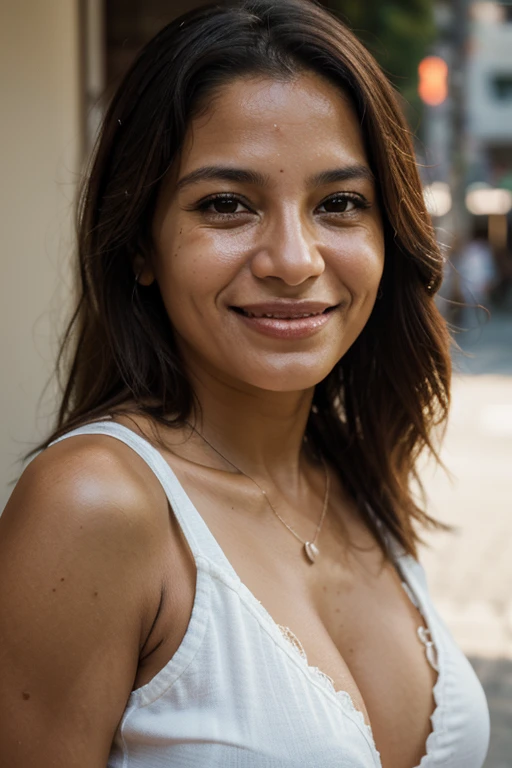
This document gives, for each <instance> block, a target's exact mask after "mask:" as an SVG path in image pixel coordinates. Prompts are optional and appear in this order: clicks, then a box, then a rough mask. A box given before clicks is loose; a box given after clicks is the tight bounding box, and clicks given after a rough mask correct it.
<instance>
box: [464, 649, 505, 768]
mask: <svg viewBox="0 0 512 768" xmlns="http://www.w3.org/2000/svg"><path fill="white" fill-rule="evenodd" d="M470 662H471V664H472V665H473V667H474V669H475V671H476V673H477V675H478V677H479V678H480V681H481V683H482V685H483V687H484V689H485V693H486V695H487V701H488V702H489V709H490V712H491V745H490V747H489V754H488V756H487V760H486V761H485V768H512V659H484V658H481V657H471V658H470Z"/></svg>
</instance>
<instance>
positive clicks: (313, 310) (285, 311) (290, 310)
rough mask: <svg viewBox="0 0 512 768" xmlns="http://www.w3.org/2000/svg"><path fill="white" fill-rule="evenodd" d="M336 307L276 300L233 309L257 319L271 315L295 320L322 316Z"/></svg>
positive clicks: (317, 303) (327, 304) (305, 301)
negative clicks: (308, 316) (296, 318)
mask: <svg viewBox="0 0 512 768" xmlns="http://www.w3.org/2000/svg"><path fill="white" fill-rule="evenodd" d="M336 306H337V304H336V303H333V302H331V301H312V300H309V299H302V300H293V299H276V300H274V301H264V302H258V303H254V304H243V305H238V306H232V307H231V309H234V310H238V311H241V312H244V313H248V314H251V315H254V316H256V317H263V316H265V315H270V316H271V317H276V318H295V317H304V316H307V315H321V314H322V313H323V312H325V311H326V310H327V309H334V308H335V307H336Z"/></svg>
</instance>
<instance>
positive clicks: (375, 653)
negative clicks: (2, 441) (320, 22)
mask: <svg viewBox="0 0 512 768" xmlns="http://www.w3.org/2000/svg"><path fill="white" fill-rule="evenodd" d="M213 166H215V167H218V166H222V167H229V168H230V169H234V168H236V169H244V170H246V171H250V172H251V173H252V174H253V176H254V175H255V174H259V176H260V177H264V178H260V182H263V183H258V184H255V183H253V182H254V179H252V181H251V180H248V179H247V178H246V179H245V180H243V181H241V180H233V179H231V180H226V179H220V178H215V179H212V178H210V179H204V178H203V179H202V180H201V181H196V182H194V183H190V184H187V185H185V184H184V183H183V180H184V179H185V178H186V177H189V179H190V174H191V173H195V172H197V171H198V169H200V168H204V167H213ZM334 169H338V170H339V169H342V170H343V171H344V172H345V175H347V174H346V170H347V169H352V171H351V175H352V177H351V178H349V179H345V180H339V174H338V180H337V181H333V180H332V179H331V181H329V182H326V180H325V179H324V180H323V182H322V183H318V181H317V183H313V182H312V181H311V179H312V177H314V176H315V175H318V173H319V172H324V171H332V170H334ZM354 169H356V171H354ZM196 175H197V174H196ZM180 182H181V184H180ZM212 195H225V196H227V197H228V198H229V199H226V197H224V200H223V203H222V205H219V204H217V208H215V205H214V204H213V203H212V204H211V205H210V206H209V207H202V209H201V206H202V203H203V201H204V200H205V199H206V198H209V197H211V196H212ZM153 235H154V245H155V247H154V250H153V253H152V254H151V255H150V256H148V257H147V258H146V260H145V261H144V262H143V263H141V265H140V266H141V267H142V273H141V275H140V281H141V282H142V283H143V284H149V283H151V282H152V281H153V280H155V279H156V280H157V281H158V284H159V287H160V291H161V293H162V296H163V299H164V302H165V306H166V308H167V311H168V314H169V317H170V319H171V321H172V324H173V326H174V329H175V333H176V338H177V341H178V344H179V347H180V351H181V355H182V358H183V360H184V364H185V366H186V369H187V372H188V375H189V377H190V379H191V381H192V383H193V386H194V389H195V392H196V395H197V398H198V400H199V402H200V405H201V412H200V416H199V417H198V419H197V422H196V423H197V427H198V428H199V429H200V430H201V431H202V433H203V434H204V435H205V437H207V439H208V440H210V441H211V442H212V443H213V444H214V445H215V446H216V447H217V448H218V449H219V450H220V451H221V453H222V454H224V455H225V456H226V457H228V459H230V460H231V461H232V462H233V463H234V464H236V466H238V467H240V468H241V469H242V470H243V472H244V473H246V475H248V476H249V477H252V478H254V479H255V480H256V481H257V483H258V484H259V485H260V486H261V487H262V488H264V489H265V490H266V491H267V493H268V496H269V498H271V499H272V503H273V505H274V506H275V507H276V509H278V510H279V512H280V514H281V515H282V517H283V518H284V519H285V520H286V521H287V522H288V523H289V524H290V525H291V526H293V528H294V529H295V530H296V531H297V532H298V533H299V535H300V536H301V537H303V538H304V539H308V538H311V536H312V533H313V532H314V530H315V527H316V524H317V522H318V518H319V515H320V510H321V508H322V501H323V495H324V474H323V471H322V468H321V466H320V465H319V463H318V462H317V461H314V460H313V459H312V457H311V456H310V455H309V454H308V453H307V451H306V450H305V449H304V444H303V434H304V430H305V425H306V421H307V417H308V413H309V409H310V406H311V399H312V395H313V390H314V387H315V385H316V384H317V383H318V382H319V381H321V380H322V379H323V378H324V377H325V376H326V375H327V374H328V373H329V371H330V370H331V369H332V367H333V366H334V365H335V364H336V362H337V361H338V360H339V359H340V358H341V357H342V356H343V354H345V352H346V351H347V349H349V347H350V345H351V344H352V343H353V342H354V340H355V339H356V338H357V336H358V334H359V333H360V332H361V330H362V328H363V327H364V325H365V323H366V322H367V320H368V317H369V315H370V313H371V310H372V307H373V305H374V302H375V299H376V295H377V291H378V287H379V282H380V279H381V276H382V271H383V265H384V242H383V231H382V222H381V215H380V211H379V208H378V205H377V190H376V187H375V183H374V181H373V179H372V176H371V173H370V169H369V166H368V160H367V157H366V154H365V150H364V146H363V142H362V138H361V134H360V130H359V126H358V121H357V117H356V115H355V113H354V111H353V108H352V107H351V105H350V103H349V102H348V100H347V99H346V98H345V97H344V96H343V94H340V93H339V92H338V91H337V90H336V89H335V88H334V87H333V86H331V85H329V84H328V83H326V82H324V81H323V80H321V79H319V78H318V77H316V76H315V75H312V74H304V75H302V76H300V77H298V78H296V79H295V80H291V81H289V82H277V81H272V80H262V79H247V78H246V79H243V80H235V81H233V82H232V83H231V84H229V85H227V86H225V87H224V88H223V89H222V90H221V92H220V93H218V94H217V96H216V98H215V99H214V101H213V102H212V104H211V105H210V108H209V109H208V110H207V111H206V112H204V113H203V114H202V115H200V116H199V117H197V119H195V120H194V121H193V123H192V125H191V126H190V130H189V132H188V135H187V138H186V142H185V146H184V149H183V152H182V155H181V158H180V162H179V164H177V167H176V168H174V169H172V171H171V172H170V174H169V178H168V179H166V181H165V183H164V187H163V189H162V193H161V196H160V199H159V201H158V207H157V211H156V215H155V219H154V228H153ZM138 266H139V265H138ZM137 271H138V270H137ZM269 299H293V300H301V299H314V300H319V301H323V302H325V303H326V304H328V305H329V306H332V307H335V309H334V310H333V311H332V313H331V315H330V317H329V321H328V322H327V324H326V325H325V326H323V327H322V328H321V329H320V330H318V332H317V333H315V334H312V335H310V336H308V337H307V338H303V339H296V338H295V339H282V338H279V339H277V338H272V337H269V336H268V335H265V334H262V333H260V332H258V331H256V330H255V329H254V327H252V326H250V325H248V324H247V323H246V322H245V321H243V319H241V318H240V316H239V315H238V314H237V313H236V312H235V311H233V309H232V307H240V306H244V305H248V304H253V303H254V302H256V303H258V302H261V301H267V300H269ZM119 421H120V422H122V423H124V424H126V426H129V427H130V428H132V429H135V430H137V431H140V432H141V433H143V434H145V435H147V436H149V437H151V427H152V426H154V425H151V424H149V423H148V422H147V421H146V420H144V419H142V418H133V419H131V418H130V419H129V418H127V417H126V416H124V417H119ZM160 437H161V438H162V440H163V442H164V444H165V446H166V448H165V449H162V453H163V455H164V457H165V458H166V460H167V461H168V462H169V464H170V465H171V466H172V468H173V469H174V471H175V472H176V473H177V475H178V478H179V479H180V481H181V482H182V484H183V486H184V487H185V490H186V491H187V493H188V494H189V496H190V497H191V499H192V501H193V503H194V504H195V505H196V506H197V508H198V510H199V511H200V513H201V515H202V516H203V518H204V520H205V521H206V523H207V525H208V526H209V527H210V529H211V531H212V533H213V535H214V536H215V537H216V539H217V540H218V542H219V544H220V545H221V547H222V549H223V550H224V552H225V554H226V556H227V557H228V559H229V560H230V562H231V563H232V565H233V567H234V568H235V570H236V571H237V573H238V574H239V576H240V578H241V579H242V581H243V582H244V583H245V584H246V585H247V587H248V588H249V589H250V590H251V591H252V592H253V593H254V595H255V596H256V597H257V598H258V599H259V600H260V601H261V602H262V604H263V605H264V606H265V608H266V609H267V610H268V611H269V613H270V615H271V616H272V617H273V618H274V620H275V621H276V622H277V623H279V624H282V625H284V626H288V627H290V629H291V630H292V631H293V632H294V633H295V634H296V635H297V637H298V638H299V639H300V640H301V642H302V644H303V645H304V648H305V650H306V653H307V655H308V659H309V663H310V664H312V665H316V666H318V667H319V668H320V669H322V670H323V671H324V672H325V673H327V674H328V675H330V676H331V677H332V679H333V681H334V684H335V687H336V688H337V689H340V690H341V689H343V690H346V691H348V692H349V693H350V694H351V696H352V698H353V701H354V703H355V705H356V706H357V707H358V708H359V709H360V710H361V711H362V712H363V714H364V715H365V717H366V719H367V721H368V722H370V723H371V725H372V728H373V732H374V736H375V740H376V743H377V747H378V749H379V750H380V752H381V755H382V761H383V766H384V768H413V766H416V765H417V764H418V763H419V761H420V759H421V756H422V755H423V753H424V751H425V740H426V738H427V735H428V733H429V730H430V722H429V716H430V715H431V713H432V710H433V706H434V704H433V697H432V685H433V682H434V680H435V676H434V675H433V673H432V670H431V669H430V667H428V665H427V663H426V660H425V654H424V651H423V648H422V646H421V645H420V644H419V642H418V640H417V637H416V629H417V627H418V626H419V624H421V623H422V620H421V617H420V616H419V614H418V613H417V611H416V610H415V609H414V608H413V606H412V604H411V603H410V602H409V601H408V599H407V598H406V596H405V594H404V592H403V590H402V588H401V586H400V583H399V578H398V576H397V573H396V571H395V568H394V567H393V565H392V564H391V563H389V562H388V561H387V560H385V559H384V558H383V557H382V553H381V550H380V549H379V546H378V545H377V542H376V541H375V540H374V539H373V537H372V535H371V534H370V532H369V531H368V530H367V529H366V527H365V526H364V524H363V523H362V522H361V520H360V517H359V514H358V510H357V508H356V507H355V505H354V503H353V501H352V500H351V499H350V498H349V496H348V495H347V493H346V492H345V489H344V488H343V487H342V486H341V484H340V483H339V481H338V480H337V478H336V477H335V476H334V473H332V472H331V475H332V491H331V496H330V503H329V508H328V513H327V517H326V520H325V524H324V526H323V528H322V532H321V536H320V538H319V540H318V545H319V548H320V551H321V556H320V558H319V560H318V562H317V563H316V564H315V566H314V567H311V565H310V564H308V562H307V561H306V559H305V557H304V556H303V554H302V552H301V547H300V544H299V542H297V540H296V539H295V538H294V537H293V536H291V534H290V533H289V531H288V530H287V529H286V528H285V527H284V526H283V525H282V524H281V523H280V522H279V520H277V519H276V517H275V515H274V514H273V512H272V511H271V509H270V508H269V505H268V504H267V502H266V501H265V499H264V498H263V496H262V494H261V491H260V490H259V489H258V488H257V487H256V486H255V485H254V483H253V482H251V480H250V479H248V477H246V476H244V475H243V474H242V475H241V474H239V473H237V472H236V471H235V470H234V469H233V467H232V466H231V465H230V464H229V462H226V461H225V460H224V459H222V458H221V456H219V454H218V453H216V452H215V451H214V450H212V449H211V448H209V446H208V445H207V444H206V443H205V442H204V441H203V440H202V439H201V438H200V437H199V436H198V435H197V434H194V433H190V430H188V429H187V430H173V431H171V430H164V429H160ZM0 584H1V585H2V587H1V591H0V615H1V616H2V623H1V625H0V649H1V650H0V654H1V655H0V663H1V670H0V679H2V686H1V687H0V750H3V754H5V755H6V756H7V758H8V759H7V763H6V764H9V766H12V768H21V766H23V768H32V767H33V766H34V767H35V766H38V768H50V766H52V768H55V767H56V768H64V766H66V768H99V766H103V767H104V766H105V765H106V761H107V755H108V751H109V747H110V743H111V740H112V738H113V735H114V732H115V729H116V726H117V723H118V721H119V719H120V718H121V716H122V713H123V710H124V708H125V706H126V701H127V698H128V696H129V693H130V691H131V690H132V688H134V687H138V686H140V685H143V684H144V683H146V682H148V681H149V680H151V678H152V677H153V676H154V675H155V674H156V672H158V671H159V670H160V669H161V668H162V667H163V666H165V664H166V663H167V662H168V661H169V659H170V658H171V657H172V656H173V654H174V653H175V652H176V649H177V648H178V647H179V644H180V642H181V639H182V637H183V635H184V633H185V630H186V627H187V624H188V620H189V618H190V612H191V610H192V604H193V600H194V589H195V567H194V563H193V560H192V558H191V555H190V552H189V550H188V548H187V546H186V544H185V543H184V541H183V537H182V536H181V534H180V532H179V530H178V527H177V524H176V522H175V520H174V517H173V515H172V512H170V510H169V508H168V504H167V500H166V499H165V496H164V494H163V491H162V489H161V487H160V485H159V483H158V481H157V480H156V478H155V477H154V476H153V474H152V473H151V471H150V470H149V469H148V468H147V467H146V465H145V464H144V463H143V462H142V461H141V460H140V459H139V458H138V457H137V456H136V455H134V454H133V453H132V452H131V451H130V450H129V449H128V448H127V447H126V446H124V445H122V444H120V443H118V441H116V440H113V439H111V438H108V437H101V436H87V437H74V438H70V439H69V440H66V441H65V442H64V443H61V444H57V445H55V446H53V447H51V448H49V449H47V450H46V451H45V452H44V453H43V454H41V455H40V456H39V457H38V458H36V459H35V461H34V462H33V463H32V464H31V466H30V467H29V468H28V469H27V470H26V472H25V473H24V475H23V477H22V479H21V480H20V482H19V484H18V486H17V488H16V489H15V491H14V493H13V496H12V497H11V500H10V502H9V504H8V506H7V509H6V511H5V513H4V515H3V516H2V518H0ZM77 606H79V607H77ZM4 618H5V620H4ZM4 681H5V682H4ZM26 694H28V698H26ZM383 702H385V706H383ZM27 734H30V739H27Z"/></svg>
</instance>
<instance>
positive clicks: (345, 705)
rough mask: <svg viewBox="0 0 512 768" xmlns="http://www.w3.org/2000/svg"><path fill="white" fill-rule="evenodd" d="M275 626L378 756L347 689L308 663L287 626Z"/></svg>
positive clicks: (369, 727)
mask: <svg viewBox="0 0 512 768" xmlns="http://www.w3.org/2000/svg"><path fill="white" fill-rule="evenodd" d="M277 628H278V629H279V630H280V632H281V634H282V636H283V637H284V638H285V640H287V641H288V642H289V644H290V645H291V646H292V648H293V649H294V650H295V651H296V653H297V655H298V656H299V657H300V659H301V660H302V662H303V663H304V666H305V667H306V669H307V670H308V672H309V674H310V675H312V676H313V677H314V678H315V680H317V681H318V682H319V683H320V684H321V685H322V686H323V688H325V689H326V690H327V691H329V692H330V693H333V694H334V695H335V696H336V698H337V700H338V701H339V703H340V704H341V707H342V709H343V710H344V711H345V712H348V713H349V714H351V715H352V716H354V717H355V718H356V720H357V723H358V724H359V725H360V726H361V728H362V729H363V731H365V733H366V734H367V735H368V738H369V740H370V743H371V744H372V745H373V748H374V750H375V752H376V753H377V755H378V756H379V758H380V753H379V751H378V750H377V747H376V746H375V739H374V738H373V732H372V729H371V726H370V725H369V724H368V723H367V722H366V720H365V717H364V715H363V713H362V712H361V710H360V709H358V708H357V707H356V705H355V704H354V701H353V699H352V696H351V695H350V693H348V691H338V690H336V687H335V685H334V680H333V679H332V677H329V675H326V674H325V672H322V670H321V669H318V667H313V666H311V665H310V664H309V663H308V657H307V654H306V651H305V650H304V646H303V645H302V643H301V641H300V640H299V638H298V637H297V635H296V634H295V633H294V632H292V630H291V629H290V628H289V627H284V626H283V625H282V624H277Z"/></svg>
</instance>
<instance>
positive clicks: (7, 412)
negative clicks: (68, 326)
mask: <svg viewBox="0 0 512 768" xmlns="http://www.w3.org/2000/svg"><path fill="white" fill-rule="evenodd" d="M276 2H279V0H276ZM202 4H204V3H202V2H200V0H0V11H1V22H2V23H1V24H0V87H1V94H2V107H3V108H2V123H3V126H2V127H3V134H2V141H1V142H0V163H1V166H2V184H1V186H0V194H1V198H0V200H1V204H0V231H1V232H2V277H3V279H2V281H0V291H1V294H0V329H1V331H0V359H1V360H2V371H3V376H2V393H1V394H2V397H1V399H0V403H1V405H0V409H1V424H2V430H1V431H0V453H1V462H0V509H2V508H3V506H4V504H5V502H6V501H7V498H8V496H9V494H10V492H11V488H12V485H11V481H12V480H13V479H15V477H16V475H17V474H18V473H19V470H20V464H19V458H20V456H21V455H22V454H23V453H26V452H27V451H28V450H30V449H31V448H32V447H33V446H34V445H35V444H36V443H37V441H38V440H40V439H41V438H42V437H43V436H44V435H45V434H46V433H47V431H48V427H49V425H50V423H51V422H52V421H53V418H54V414H55V402H56V400H55V393H56V385H55V383H54V382H51V383H50V385H49V386H48V387H46V388H45V385H46V384H47V382H48V381H49V380H50V377H51V374H52V370H53V365H54V360H55V355H56V350H57V343H58V339H59V337H60V335H61V333H62V329H63V324H64V320H65V318H66V317H67V315H68V312H69V308H70V306H71V303H72V295H73V280H72V277H71V274H70V268H69V265H70V263H71V256H72V253H73V215H74V206H75V199H76V190H77V186H78V183H79V181H80V178H81V175H82V174H83V171H84V169H85V167H86V164H87V159H88V157H89V156H90V152H91V149H92V147H93V144H94V140H95V137H96V135H97V130H98V126H99V123H100V120H101V116H102V114H103V112H104V109H105V106H106V104H107V103H108V99H109V97H110V95H111V94H112V91H113V89H114V88H115V86H116V84H117V83H118V82H119V80H120V78H121V77H122V76H123V74H124V72H125V71H126V69H127V68H128V66H129V65H130V63H131V62H132V61H133V59H134V57H135V56H136V55H137V52H138V51H139V50H140V48H141V47H142V46H143V45H144V43H145V42H146V41H147V40H149V39H150V38H151V37H152V36H153V35H154V34H156V33H157V32H158V31H159V30H160V29H161V28H162V27H163V26H164V25H165V24H166V23H168V22H169V21H171V20H172V19H173V18H174V17H175V16H178V15H179V14H181V13H182V12H184V11H186V10H188V9H190V8H193V7H195V6H198V5H202ZM324 5H326V6H327V7H329V8H330V9H331V10H334V11H335V12H336V13H339V14H340V16H341V17H342V18H343V19H344V20H345V21H346V22H347V23H348V24H349V26H351V27H352V29H353V30H354V31H355V33H356V34H357V35H358V36H359V37H360V38H361V39H362V41H363V42H364V43H365V44H366V45H367V46H368V47H369V49H370V50H371V51H372V53H373V54H374V55H375V56H376V58H377V59H378V60H379V62H380V63H381V65H382V67H383V68H384V70H385V72H386V74H387V75H388V76H389V77H390V79H391V80H392V82H393V83H394V85H395V87H396V89H397V91H398V93H399V95H400V98H401V100H402V104H403V108H404V110H405V113H406V115H407V118H408V121H409V124H410V127H411V131H412V133H413V134H414V135H415V137H416V143H415V146H416V153H417V158H418V163H419V167H420V173H421V176H422V180H423V184H424V190H425V199H426V201H427V205H428V208H429V211H430V213H431V215H432V219H433V223H434V226H435V227H436V231H437V234H438V239H439V242H440V243H441V244H442V249H443V254H444V257H445V260H446V269H445V280H444V283H443V286H442V289H441V292H440V296H439V298H438V302H439V307H440V309H441V311H442V312H443V314H444V316H445V317H446V319H447V321H448V323H449V324H450V327H451V328H452V330H453V335H454V339H455V340H456V343H457V346H458V348H457V349H455V348H454V353H453V361H454V368H455V374H454V386H453V409H452V415H451V419H450V423H449V426H448V431H447V435H446V440H445V443H444V448H443V451H442V458H443V460H444V462H445V464H446V466H447V468H448V470H449V471H450V473H451V476H448V475H447V474H445V473H443V472H442V471H441V470H439V469H437V470H435V469H434V467H433V466H432V464H431V463H429V462H425V464H424V468H423V479H424V483H425V487H426V490H427V494H428V497H429V503H430V511H431V512H432V513H433V514H434V516H437V517H438V518H439V519H440V520H442V521H444V522H447V523H450V524H452V525H453V526H454V529H453V532H452V533H450V534H447V533H442V534H440V533H435V534H429V535H428V536H426V541H425V547H424V548H423V551H422V558H423V561H424V564H425V566H426V568H427V572H428V575H429V580H430V584H431V588H432V592H433V595H434V598H435V600H436V603H437V605H438V606H439V609H440V611H441V613H442V614H443V616H444V617H445V619H446V621H447V623H448V624H449V625H450V627H451V628H452V630H453V632H454V634H455V636H456V638H457V639H458V641H459V643H460V644H461V646H462V648H463V649H464V651H465V652H466V653H467V654H468V655H469V656H470V658H471V660H472V662H473V664H474V666H475V668H476V670H477V673H478V674H479V676H480V678H481V680H482V682H483V684H484V686H485V688H486V691H487V694H488V697H489V703H490V706H491V719H492V740H491V749H490V753H489V757H488V760H487V763H486V768H512V236H511V224H512V213H511V210H512V0H511V1H510V2H494V1H493V0H483V1H478V2H477V1H476V0H379V1H377V0H325V1H324ZM482 307H486V308H487V309H483V308H482Z"/></svg>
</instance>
